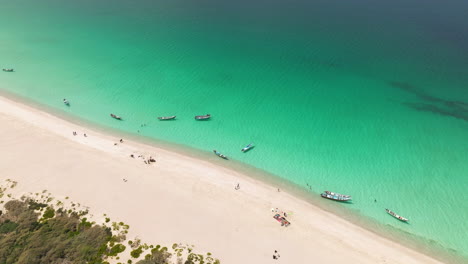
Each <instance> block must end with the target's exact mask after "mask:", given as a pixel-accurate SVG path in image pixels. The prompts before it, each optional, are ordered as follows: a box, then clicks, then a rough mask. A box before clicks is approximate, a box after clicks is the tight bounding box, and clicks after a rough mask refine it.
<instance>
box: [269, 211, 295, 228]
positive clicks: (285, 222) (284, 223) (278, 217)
mask: <svg viewBox="0 0 468 264" xmlns="http://www.w3.org/2000/svg"><path fill="white" fill-rule="evenodd" d="M273 218H274V219H276V221H278V222H280V223H281V226H285V227H287V226H289V225H290V224H291V223H290V222H289V221H288V220H286V218H284V217H282V216H281V215H280V214H275V215H274V216H273Z"/></svg>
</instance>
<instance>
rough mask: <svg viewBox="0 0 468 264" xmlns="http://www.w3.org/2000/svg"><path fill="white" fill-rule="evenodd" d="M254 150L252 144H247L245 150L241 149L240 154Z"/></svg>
mask: <svg viewBox="0 0 468 264" xmlns="http://www.w3.org/2000/svg"><path fill="white" fill-rule="evenodd" d="M253 148H254V145H253V144H252V143H250V144H248V145H247V146H245V148H243V149H241V151H242V152H247V151H249V150H251V149H253Z"/></svg>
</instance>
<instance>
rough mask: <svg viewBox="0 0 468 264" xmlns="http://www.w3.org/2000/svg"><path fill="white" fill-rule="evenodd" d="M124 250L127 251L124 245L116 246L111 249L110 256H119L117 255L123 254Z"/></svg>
mask: <svg viewBox="0 0 468 264" xmlns="http://www.w3.org/2000/svg"><path fill="white" fill-rule="evenodd" d="M124 250H125V246H124V245H122V244H116V245H114V246H113V247H112V248H111V249H110V251H109V254H108V256H117V254H119V253H121V252H123V251H124Z"/></svg>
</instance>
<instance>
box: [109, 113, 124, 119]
mask: <svg viewBox="0 0 468 264" xmlns="http://www.w3.org/2000/svg"><path fill="white" fill-rule="evenodd" d="M110 116H111V117H112V118H115V119H118V120H122V117H120V116H118V115H114V114H110Z"/></svg>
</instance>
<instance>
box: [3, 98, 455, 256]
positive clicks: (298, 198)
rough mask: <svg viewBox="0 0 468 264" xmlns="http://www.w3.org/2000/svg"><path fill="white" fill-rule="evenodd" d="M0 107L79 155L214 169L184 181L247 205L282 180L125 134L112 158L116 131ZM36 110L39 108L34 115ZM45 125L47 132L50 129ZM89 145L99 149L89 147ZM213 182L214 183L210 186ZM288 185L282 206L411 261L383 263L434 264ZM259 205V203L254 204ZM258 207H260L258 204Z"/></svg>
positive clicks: (12, 104)
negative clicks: (137, 154)
mask: <svg viewBox="0 0 468 264" xmlns="http://www.w3.org/2000/svg"><path fill="white" fill-rule="evenodd" d="M0 104H1V105H2V107H0V113H1V114H2V118H4V116H3V114H6V116H7V117H8V116H9V117H10V118H12V119H16V120H17V121H18V120H19V119H21V120H22V121H23V122H25V123H27V124H29V125H32V126H34V127H36V128H37V127H39V128H40V129H41V130H43V131H44V133H45V134H48V133H49V134H53V135H52V136H54V137H56V136H59V137H61V138H62V139H64V140H65V141H71V143H72V144H75V145H76V143H78V144H79V146H80V147H83V148H85V150H84V151H85V152H86V151H88V152H89V151H90V149H91V148H93V150H92V152H96V151H99V152H100V153H101V154H103V155H107V156H112V157H114V158H115V157H118V158H119V159H122V160H126V161H128V159H130V158H129V157H128V155H127V156H125V153H124V152H127V153H128V152H129V151H132V150H133V151H142V150H143V151H146V152H151V151H154V152H155V154H156V153H158V154H157V156H156V160H157V163H156V165H155V166H158V163H159V162H160V161H159V159H158V156H170V157H172V158H174V157H175V158H176V159H177V161H181V160H184V161H186V162H188V165H187V166H189V165H190V164H194V163H195V164H201V165H202V167H203V166H206V167H210V168H211V169H214V170H215V171H216V172H218V173H219V172H221V173H222V174H223V175H222V176H223V177H221V178H223V179H222V180H221V182H220V180H219V178H218V177H217V176H215V175H211V176H210V177H205V176H200V175H198V174H197V175H189V176H191V177H194V176H195V177H200V178H198V179H196V180H198V181H204V182H205V183H212V182H211V181H212V180H213V181H214V182H215V184H214V185H213V186H214V188H215V189H222V190H224V191H226V190H229V189H231V187H232V186H230V185H232V184H235V180H238V181H241V182H245V183H246V184H247V186H250V187H251V189H247V192H248V193H246V195H247V196H248V199H251V200H252V198H253V199H255V198H260V197H259V194H258V193H257V192H259V190H260V189H261V191H262V192H268V194H271V192H273V193H275V192H276V187H274V185H273V184H275V183H278V184H281V182H282V180H279V179H274V178H272V179H267V178H268V175H269V173H267V172H263V171H261V170H259V169H255V170H257V172H258V175H256V174H257V173H254V174H255V175H252V174H251V173H249V172H250V170H252V168H248V167H247V166H245V169H240V166H241V165H242V164H241V163H240V162H236V163H235V164H234V165H233V166H225V165H224V164H222V163H223V161H221V160H218V159H219V158H218V157H216V156H212V155H208V154H207V155H201V156H200V154H202V153H203V152H202V151H198V150H193V152H192V153H189V152H187V151H185V149H189V148H188V147H187V148H185V147H184V146H181V148H180V149H177V148H172V147H173V146H172V145H174V146H175V145H176V144H172V143H164V142H162V143H161V145H163V146H160V145H159V142H156V143H155V142H145V141H146V140H145V139H143V140H140V139H138V138H137V137H136V136H133V137H132V136H131V135H127V133H119V134H125V143H124V144H122V145H123V146H125V147H124V150H122V149H121V148H119V149H118V151H116V152H113V150H112V148H113V146H111V143H112V141H115V142H117V140H118V139H117V137H116V136H115V135H114V134H115V133H117V131H113V130H111V129H101V128H97V129H96V128H94V127H93V126H92V124H81V123H82V122H81V121H79V122H77V123H78V124H77V123H75V120H72V121H69V120H67V118H66V117H63V118H62V115H58V116H59V117H57V116H55V114H49V113H48V111H47V109H46V111H45V112H43V111H42V107H37V106H36V107H34V106H33V107H30V106H29V105H28V103H26V104H24V103H22V102H21V100H15V99H13V100H11V99H10V98H4V96H3V95H0ZM37 108H39V110H38V109H37ZM44 108H46V107H44ZM5 109H9V111H10V112H8V111H6V110H5ZM18 109H21V111H16V110H18ZM12 110H14V111H13V112H14V113H13V112H11V111H12ZM54 112H55V111H54ZM30 117H34V118H32V120H31V119H29V120H28V118H30ZM41 119H42V121H44V120H46V121H47V122H45V123H46V124H44V123H41V122H40V121H41ZM51 124H52V125H53V126H51ZM71 127H78V128H80V129H82V130H87V131H90V132H91V133H89V135H90V136H88V138H83V137H82V135H81V134H80V137H79V138H76V137H73V135H72V134H71V133H72V130H69V131H68V134H64V131H66V130H67V129H70V128H71ZM75 129H76V128H75ZM102 130H104V131H102ZM108 130H109V131H108ZM91 135H92V136H91ZM49 136H50V135H49ZM91 137H92V138H93V139H92V140H91V139H90V138H91ZM94 138H97V139H99V141H94ZM127 138H130V139H127ZM70 139H71V140H70ZM90 141H92V142H90ZM69 143H70V142H69ZM90 143H99V144H96V145H90ZM106 144H109V145H106ZM119 145H120V144H119ZM127 146H129V148H127ZM125 148H126V149H125ZM163 161H164V159H163ZM176 163H177V162H176ZM237 163H239V164H237ZM130 166H134V165H130ZM190 166H191V165H190ZM238 166H239V168H237V169H236V167H238ZM137 167H138V166H137ZM138 168H141V166H140V167H138ZM131 170H132V171H133V168H131ZM239 170H240V171H239ZM202 171H203V170H202ZM226 175H228V176H229V177H225V176H226ZM252 176H254V177H252ZM255 176H257V177H259V176H262V177H263V178H265V179H262V177H260V178H257V177H255ZM7 177H8V176H7ZM203 177H205V178H204V179H201V178H203ZM9 178H11V177H9ZM227 179H230V180H231V181H233V180H234V182H232V183H231V182H230V183H227V182H226V181H227ZM268 180H270V181H268ZM276 180H278V181H277V182H276ZM216 181H218V182H216ZM284 184H287V182H286V181H285V182H284ZM19 185H22V181H21V180H20V181H19ZM290 185H291V186H287V185H282V186H281V194H280V195H281V196H284V197H283V198H284V199H286V200H288V202H290V203H296V204H298V206H299V207H301V206H305V207H304V208H309V209H312V211H314V214H316V215H315V216H317V215H321V217H324V216H323V215H325V217H326V219H325V220H326V222H327V221H328V220H330V219H332V220H333V221H336V223H337V224H340V225H344V226H347V227H350V228H351V229H352V230H353V232H357V233H360V234H361V235H362V234H365V238H366V239H370V240H372V239H375V240H377V241H379V243H382V245H385V246H389V245H391V246H395V245H396V247H397V248H398V250H399V251H401V252H399V254H402V255H406V254H409V255H410V256H411V257H409V258H410V259H407V258H403V257H399V258H400V259H393V258H395V257H396V256H394V255H389V256H384V259H385V258H386V257H388V260H391V261H395V262H392V263H438V262H437V261H435V260H433V259H430V258H429V257H427V256H426V255H423V254H420V253H418V252H416V251H414V248H413V247H411V246H410V248H406V247H403V246H401V245H400V244H397V243H395V242H394V241H391V240H388V238H385V237H382V236H381V234H379V232H374V230H372V228H371V229H369V228H366V227H363V226H361V225H355V223H350V222H353V221H352V220H351V219H349V218H353V217H346V218H344V217H342V216H340V215H336V212H335V211H346V210H348V209H345V208H340V207H339V206H333V205H331V206H330V207H329V208H323V207H324V206H321V205H320V204H321V203H318V204H316V203H313V204H311V201H314V200H317V201H319V199H314V198H312V197H305V195H301V194H300V193H298V192H296V191H299V189H300V187H299V186H297V187H296V186H294V185H293V184H290ZM243 186H244V184H242V185H241V187H243ZM59 189H60V188H59ZM293 189H296V190H295V191H294V190H293ZM210 190H211V191H215V190H214V189H210ZM218 191H219V190H218ZM290 191H291V192H290ZM241 192H244V188H242V189H241ZM303 193H304V194H306V193H307V192H304V191H303ZM56 194H57V195H58V193H56ZM186 194H187V193H185V194H181V195H186ZM244 194H245V193H244ZM309 194H310V193H309ZM302 196H304V197H302ZM309 196H310V195H309ZM205 198H206V197H205ZM211 198H213V197H211ZM225 198H226V197H225ZM261 198H265V197H261ZM306 198H309V199H306ZM226 199H229V198H226ZM248 199H247V200H248ZM74 200H80V198H78V197H76V198H75V199H74ZM260 200H262V199H260ZM273 200H276V202H277V203H281V202H280V201H279V200H278V198H275V199H273ZM262 201H263V202H265V200H264V199H263V200H262ZM91 203H92V202H91ZM87 205H89V206H90V207H91V208H94V206H92V204H90V203H89V202H88V203H87ZM289 206H290V207H292V206H294V205H289ZM327 207H328V206H327ZM103 209H104V208H103ZM256 209H258V208H256ZM267 209H268V206H267ZM302 213H304V212H301V214H302ZM262 214H264V215H267V219H268V218H271V216H270V214H269V212H267V211H265V210H264V211H262ZM297 214H298V213H297V212H295V214H294V216H293V217H292V220H291V222H292V226H294V225H295V224H296V223H295V219H294V218H295V217H296V215H297ZM114 218H115V216H114ZM273 220H274V219H271V221H269V222H266V224H273V225H275V224H276V223H275V222H273ZM322 220H323V219H322ZM126 222H128V221H126ZM305 222H307V221H305ZM304 224H305V225H307V224H306V223H304ZM278 227H279V226H278ZM328 227H330V226H328ZM279 228H281V229H279ZM279 228H278V229H279V230H281V231H283V230H282V229H283V228H282V227H279ZM288 228H290V227H288ZM314 228H318V227H316V226H315V227H314ZM341 228H342V226H341ZM138 229H140V228H138ZM318 229H320V228H318ZM140 230H141V229H140ZM276 231H278V230H276ZM343 231H344V232H346V231H347V230H346V229H343ZM323 232H324V233H326V232H325V231H324V230H320V232H319V234H322V233H323ZM334 232H336V231H334ZM334 232H330V233H334ZM348 232H349V231H348ZM328 235H330V234H328ZM335 235H337V234H335ZM348 235H349V234H348ZM324 237H326V236H324ZM334 238H335V239H336V237H334ZM145 240H148V239H147V238H145ZM317 240H318V239H317ZM173 242H175V241H173ZM262 242H263V241H262ZM340 242H343V243H345V242H344V241H340ZM345 244H346V243H345ZM382 245H379V246H382ZM348 246H349V245H348ZM369 246H370V245H369ZM405 246H408V245H405ZM364 248H365V247H364ZM327 249H328V250H332V249H330V248H327ZM338 249H339V247H338ZM207 250H210V249H209V248H207ZM332 251H333V250H332ZM371 251H372V250H371ZM422 251H423V252H424V250H422ZM340 252H341V250H340ZM384 252H386V251H385V250H384ZM361 253H362V252H361ZM424 253H426V254H427V253H428V252H424ZM436 253H439V252H436ZM214 254H216V253H214ZM434 254H435V253H434ZM216 255H217V256H218V257H219V258H220V259H221V261H222V263H232V262H230V260H224V261H223V259H224V258H225V257H223V255H222V254H216ZM384 255H385V254H384ZM326 256H331V255H325V257H326ZM231 257H232V256H231ZM322 257H324V256H322ZM355 257H358V256H355ZM373 257H374V258H369V259H368V261H369V262H366V259H361V260H362V261H363V262H361V263H375V262H373V261H375V260H376V259H375V256H373ZM439 257H440V256H439ZM228 259H229V257H228ZM299 259H302V258H301V256H299ZM344 259H347V258H346V257H345V258H343V260H344ZM323 260H327V258H325V259H323ZM402 260H404V261H402ZM444 261H447V260H446V259H444ZM296 263H300V262H296ZM453 263H456V262H453Z"/></svg>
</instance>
